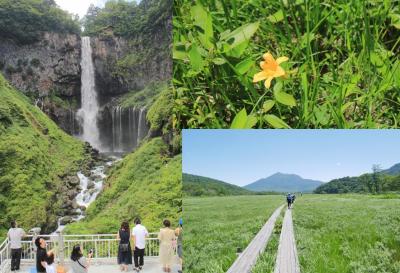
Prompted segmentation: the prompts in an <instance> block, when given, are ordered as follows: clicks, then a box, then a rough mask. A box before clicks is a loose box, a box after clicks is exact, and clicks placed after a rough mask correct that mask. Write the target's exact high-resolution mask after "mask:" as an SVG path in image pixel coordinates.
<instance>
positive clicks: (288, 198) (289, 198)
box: [286, 193, 292, 209]
mask: <svg viewBox="0 0 400 273" xmlns="http://www.w3.org/2000/svg"><path fill="white" fill-rule="evenodd" d="M286 201H287V208H288V209H290V208H291V207H292V194H291V193H288V194H287V195H286Z"/></svg>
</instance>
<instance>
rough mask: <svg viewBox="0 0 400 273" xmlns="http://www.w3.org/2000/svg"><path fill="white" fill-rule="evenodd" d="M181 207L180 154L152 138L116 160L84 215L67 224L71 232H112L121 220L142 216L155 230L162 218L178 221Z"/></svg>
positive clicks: (159, 225)
mask: <svg viewBox="0 0 400 273" xmlns="http://www.w3.org/2000/svg"><path fill="white" fill-rule="evenodd" d="M181 207H182V184H181V156H180V155H175V156H174V155H171V154H170V153H169V151H168V147H167V145H166V144H165V143H164V142H163V141H162V140H161V139H160V138H154V139H152V140H150V141H149V142H147V143H144V144H143V145H142V146H141V147H140V148H139V149H138V150H137V151H136V152H134V153H131V154H129V155H127V156H126V157H125V158H124V159H123V160H122V161H121V162H119V163H118V164H116V165H115V166H114V167H113V168H112V170H111V173H110V176H109V177H108V178H107V181H106V186H105V189H104V191H103V193H101V195H100V196H99V197H98V199H97V200H96V201H95V202H94V203H93V205H91V206H90V207H89V209H88V211H87V218H86V219H84V220H83V221H81V222H80V223H76V224H72V225H70V226H69V227H68V232H70V233H89V234H93V233H114V232H116V231H117V230H118V228H119V226H120V224H121V222H122V221H130V222H133V220H134V218H135V217H140V218H142V221H143V224H145V225H146V226H147V227H148V229H149V230H151V231H157V230H158V228H159V227H161V226H162V221H163V219H165V218H168V219H170V220H172V222H173V223H174V222H177V220H178V217H179V216H178V215H179V213H180V212H181Z"/></svg>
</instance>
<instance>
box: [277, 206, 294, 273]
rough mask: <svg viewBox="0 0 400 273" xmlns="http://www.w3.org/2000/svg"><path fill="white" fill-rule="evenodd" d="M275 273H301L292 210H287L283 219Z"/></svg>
mask: <svg viewBox="0 0 400 273" xmlns="http://www.w3.org/2000/svg"><path fill="white" fill-rule="evenodd" d="M274 273H300V265H299V258H298V256H297V249H296V241H295V239H294V231H293V221H292V210H291V209H288V210H286V213H285V217H284V218H283V223H282V231H281V236H280V239H279V247H278V255H277V256H276V262H275V271H274Z"/></svg>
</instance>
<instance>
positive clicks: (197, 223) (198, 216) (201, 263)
mask: <svg viewBox="0 0 400 273" xmlns="http://www.w3.org/2000/svg"><path fill="white" fill-rule="evenodd" d="M282 203H283V201H282V197H281V196H277V195H273V196H235V197H234V196H228V197H203V198H184V199H183V207H184V219H185V222H186V224H185V239H184V241H183V244H184V245H183V247H184V251H185V253H184V259H185V272H189V273H200V272H208V273H217V272H221V273H222V272H226V271H227V270H228V268H229V267H230V265H231V264H232V263H233V261H234V260H235V259H236V257H237V256H236V252H237V249H238V248H240V249H242V250H244V249H245V248H246V246H247V245H248V243H249V242H250V241H251V240H252V239H253V237H254V236H255V235H256V234H257V233H258V231H259V230H260V228H261V227H262V226H263V225H264V224H265V222H266V221H267V220H268V218H269V217H270V216H271V215H272V213H273V212H274V210H275V209H276V208H277V207H278V206H279V205H281V204H282Z"/></svg>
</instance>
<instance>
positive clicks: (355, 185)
mask: <svg viewBox="0 0 400 273" xmlns="http://www.w3.org/2000/svg"><path fill="white" fill-rule="evenodd" d="M393 191H400V174H399V173H396V174H394V173H390V174H388V173H387V171H385V170H382V169H381V168H380V166H379V165H373V166H372V173H370V174H363V175H361V176H358V177H343V178H339V179H334V180H332V181H330V182H328V183H326V184H323V185H321V186H319V187H318V188H317V189H316V190H315V191H314V192H315V193H349V192H356V193H374V194H375V193H382V192H393Z"/></svg>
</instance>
